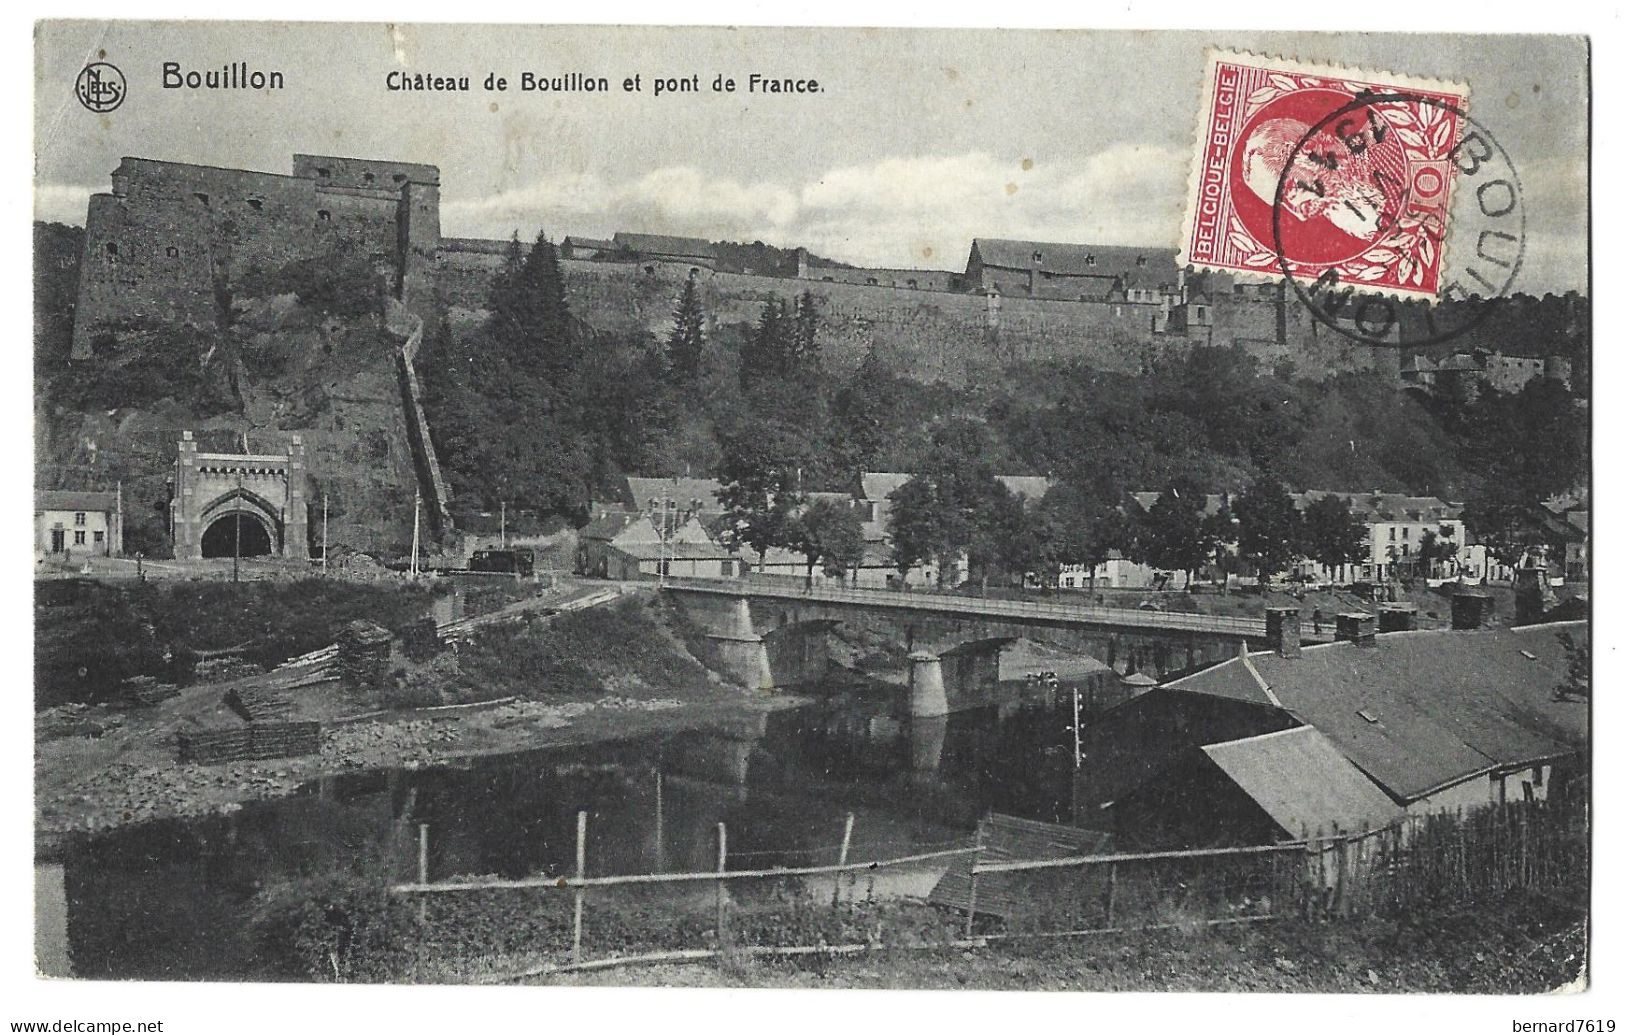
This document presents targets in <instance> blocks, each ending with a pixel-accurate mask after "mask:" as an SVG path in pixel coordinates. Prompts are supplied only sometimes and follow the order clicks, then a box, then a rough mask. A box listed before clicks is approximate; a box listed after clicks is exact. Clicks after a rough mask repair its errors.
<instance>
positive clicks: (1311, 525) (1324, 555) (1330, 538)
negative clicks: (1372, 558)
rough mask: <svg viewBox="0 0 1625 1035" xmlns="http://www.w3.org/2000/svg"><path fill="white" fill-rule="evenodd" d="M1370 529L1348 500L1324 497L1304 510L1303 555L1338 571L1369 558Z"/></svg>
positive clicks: (1337, 497)
mask: <svg viewBox="0 0 1625 1035" xmlns="http://www.w3.org/2000/svg"><path fill="white" fill-rule="evenodd" d="M1365 548H1366V528H1365V525H1364V524H1363V523H1361V522H1360V520H1359V519H1358V518H1356V517H1355V516H1354V512H1353V511H1352V510H1350V509H1349V504H1348V500H1346V499H1344V498H1343V497H1341V496H1330V495H1327V496H1321V497H1320V498H1318V499H1316V500H1314V501H1312V502H1311V503H1310V504H1309V505H1308V506H1307V507H1305V508H1303V552H1304V553H1305V554H1306V555H1307V556H1308V557H1309V558H1311V559H1312V560H1315V561H1318V562H1319V563H1321V564H1324V565H1325V566H1326V567H1328V568H1335V567H1337V566H1338V565H1341V564H1348V563H1350V562H1352V561H1357V560H1359V559H1360V558H1361V557H1362V556H1364V555H1365Z"/></svg>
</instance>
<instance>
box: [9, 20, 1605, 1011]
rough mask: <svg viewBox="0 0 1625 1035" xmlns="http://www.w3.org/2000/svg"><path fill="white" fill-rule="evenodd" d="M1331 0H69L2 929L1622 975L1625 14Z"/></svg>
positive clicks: (532, 948)
mask: <svg viewBox="0 0 1625 1035" xmlns="http://www.w3.org/2000/svg"><path fill="white" fill-rule="evenodd" d="M221 13H222V14H224V13H225V12H224V11H222V12H221ZM448 13H449V12H448ZM683 13H684V12H683V11H682V10H673V11H672V12H670V14H669V15H668V17H669V18H670V19H672V20H675V21H681V20H682V18H683ZM1367 13H1368V14H1369V13H1370V12H1367ZM274 15H275V12H274V11H255V12H253V13H252V16H253V17H259V18H263V17H267V16H274ZM234 16H237V15H234ZM536 16H540V17H545V14H540V15H531V17H536ZM1077 16H1078V17H1083V16H1084V15H1083V12H1081V11H1080V12H1079V13H1078V15H1077ZM1344 17H1345V18H1346V19H1348V24H1347V25H1343V26H1338V25H1328V26H1326V28H1327V29H1328V30H1330V29H1339V30H1346V31H1321V32H1303V31H1291V32H1271V31H1262V30H1259V31H1235V30H1201V31H1193V30H1189V29H1172V28H1169V29H1158V30H1141V31H1123V30H1091V29H1084V28H1078V29H1067V30H1063V31H1054V30H1050V31H1037V30H1026V29H998V28H991V27H988V28H943V29H933V28H919V27H914V28H903V27H898V28H874V29H864V28H855V27H853V28H840V27H816V28H814V27H806V28H790V27H724V26H709V27H702V26H691V27H680V26H675V25H668V26H658V25H623V26H618V27H617V26H583V25H553V26H548V25H537V24H477V23H470V24H434V23H418V24H412V23H406V22H390V23H385V22H382V21H379V22H366V23H363V22H331V23H315V22H298V21H286V22H282V21H252V22H251V21H240V22H226V21H138V20H111V21H105V20H104V21H78V20H45V21H40V22H37V23H35V26H34V39H33V101H32V119H33V132H34V137H33V164H32V170H33V171H32V179H33V194H32V199H31V207H32V253H31V262H32V270H33V273H32V313H33V338H32V352H31V354H32V363H33V369H32V389H33V391H32V405H33V409H32V431H33V439H32V449H33V464H32V469H33V479H34V481H33V499H34V511H33V527H32V538H33V581H32V602H31V607H32V630H33V643H32V656H33V668H32V675H31V685H32V689H33V693H32V716H31V717H32V738H31V748H32V761H33V786H32V796H33V797H32V801H33V806H32V814H31V824H32V825H31V830H29V831H26V832H25V831H24V830H22V829H21V828H20V827H19V828H18V829H16V830H15V831H13V832H12V833H13V835H14V840H15V841H16V843H17V844H18V845H19V846H26V845H28V844H30V843H31V845H32V874H31V877H32V882H33V897H32V903H31V909H29V910H27V911H28V912H31V914H32V918H33V925H34V940H33V946H32V952H33V972H32V978H33V980H35V981H37V982H45V983H48V984H52V985H53V987H57V988H64V987H65V988H70V989H71V988H73V987H82V988H89V987H93V985H94V984H95V983H101V982H121V983H137V984H139V983H153V982H161V983H184V984H179V985H175V984H169V985H166V986H165V987H166V988H167V989H168V990H167V992H166V993H165V994H166V995H167V996H169V997H170V998H171V999H172V1000H174V1001H177V1002H179V1001H183V1000H185V998H186V997H187V996H188V995H190V994H191V993H190V992H189V989H192V988H196V987H198V986H199V985H208V984H227V985H233V986H240V985H262V984H265V983H279V984H283V985H294V986H311V985H347V986H354V985H363V986H380V985H382V986H395V985H418V986H422V985H430V986H490V985H506V986H526V987H531V988H536V987H540V986H582V985H589V986H659V987H669V986H682V987H700V988H710V989H740V988H752V989H779V990H784V989H794V990H798V991H799V990H810V989H825V990H828V989H886V990H921V991H936V992H943V991H947V990H956V992H957V990H966V991H967V992H968V993H973V992H976V991H984V992H985V991H1019V992H1071V993H1106V992H1109V993H1167V992H1228V993H1257V992H1284V993H1334V994H1339V995H1348V996H1361V997H1372V998H1375V997H1382V996H1404V995H1413V994H1417V993H1434V994H1437V993H1452V994H1462V996H1463V997H1464V998H1465V997H1467V996H1480V997H1482V996H1524V997H1530V996H1536V995H1539V994H1544V993H1551V992H1567V993H1584V992H1586V991H1587V990H1588V988H1591V987H1592V982H1593V980H1594V977H1593V974H1592V971H1591V966H1592V954H1591V948H1592V943H1593V936H1594V934H1595V932H1594V930H1593V924H1592V890H1593V867H1592V835H1593V819H1592V816H1593V807H1594V801H1593V778H1592V772H1593V771H1592V748H1591V725H1592V722H1591V716H1592V694H1591V681H1592V651H1591V618H1592V611H1591V608H1592V594H1591V585H1592V551H1591V510H1592V504H1591V492H1592V464H1593V460H1594V456H1593V448H1594V447H1593V438H1592V419H1593V413H1592V407H1593V374H1592V358H1593V350H1592V334H1593V308H1592V267H1591V262H1592V247H1593V245H1592V227H1591V217H1592V212H1591V205H1592V193H1591V177H1592V159H1591V149H1592V146H1593V139H1592V133H1593V124H1594V123H1595V125H1596V127H1597V132H1599V133H1600V132H1602V127H1603V126H1604V125H1606V115H1607V113H1605V112H1597V113H1595V114H1594V113H1593V111H1592V105H1593V97H1592V66H1593V61H1594V55H1593V44H1592V41H1591V40H1590V39H1589V38H1588V37H1586V36H1584V35H1578V34H1563V33H1560V32H1557V31H1553V32H1551V33H1549V34H1530V33H1528V32H1523V33H1521V34H1510V33H1509V34H1499V35H1490V34H1483V33H1487V32H1489V31H1490V30H1491V29H1492V28H1493V27H1492V26H1490V25H1487V24H1476V25H1473V26H1470V27H1469V26H1466V25H1464V26H1463V27H1462V28H1463V31H1461V32H1436V31H1428V32H1417V33H1409V34H1407V33H1402V32H1397V31H1386V30H1389V29H1393V28H1400V27H1401V26H1400V25H1399V24H1398V21H1399V18H1400V12H1398V11H1388V12H1386V13H1385V16H1384V17H1377V18H1375V19H1370V18H1367V17H1366V16H1365V15H1363V14H1361V12H1358V11H1350V12H1345V15H1344ZM1385 19H1386V20H1385ZM1356 22H1358V23H1359V24H1355V23H1356ZM1259 24H1267V21H1266V22H1264V23H1259ZM1469 29H1471V32H1472V33H1473V34H1469V32H1468V31H1467V30H1469ZM1379 30H1382V31H1379ZM1600 169H1601V167H1600V166H1599V170H1600ZM27 203H28V199H26V198H25V199H23V200H22V201H21V202H19V204H27ZM1611 243H1612V242H1610V241H1608V240H1605V239H1602V238H1600V237H1599V239H1598V240H1597V246H1598V247H1599V248H1600V249H1601V250H1604V251H1606V250H1608V249H1609V248H1610V246H1611ZM21 376H23V375H21V373H20V372H19V377H21ZM1604 400H1606V395H1604ZM20 406H21V401H20V400H19V408H20ZM1604 459H1606V457H1605V458H1604ZM22 621H23V620H22V619H20V618H19V623H21V622H22ZM21 719H22V717H21V716H19V717H18V720H19V721H18V725H21ZM20 739H21V738H19V740H20ZM28 746H29V745H26V744H19V748H18V750H19V751H21V752H22V753H23V754H25V755H26V754H27V752H28ZM1597 804H1600V805H1602V806H1603V807H1604V808H1606V806H1607V801H1606V798H1605V797H1604V800H1603V801H1601V802H1599V803H1597ZM22 850H23V848H22V847H20V848H19V851H22ZM25 883H26V882H25ZM20 886H25V885H20ZM23 894H24V893H23V892H21V891H19V892H18V893H17V902H16V904H17V906H18V908H17V911H16V913H17V915H18V916H19V917H21V916H22V915H23V914H24V912H25V908H24V907H25V905H26V902H25V900H24V898H23ZM1604 922H1606V921H1604ZM18 930H19V931H21V930H22V926H21V925H19V927H18ZM293 991H295V992H297V990H293ZM358 994H359V993H358ZM470 994H472V993H470ZM483 994H486V995H490V994H494V993H489V992H487V993H483ZM532 994H542V993H532ZM546 994H548V995H554V994H559V993H546ZM1112 998H1118V997H1112ZM1568 998H1570V999H1576V1000H1579V999H1581V997H1578V996H1570V997H1568ZM64 1001H66V1000H64ZM211 1001H212V1002H216V1003H222V1004H223V1003H224V1002H226V1001H227V1000H226V999H225V998H217V999H215V1000H211ZM461 1001H463V1002H471V1003H474V1004H478V1003H479V1001H480V1000H479V999H478V998H477V997H476V998H473V999H466V1000H461ZM875 1001H877V1002H884V1001H885V1000H875ZM1079 1001H1080V1002H1082V1001H1083V1000H1079ZM1088 1001H1089V1002H1091V1003H1092V1002H1095V1001H1096V1000H1092V999H1091V1000H1088ZM1103 1001H1104V1002H1108V1003H1109V1002H1111V999H1106V1000H1103ZM1303 1001H1304V1002H1314V1001H1316V1000H1310V999H1304V1000H1303ZM1523 1001H1524V1002H1528V1003H1531V1004H1533V1003H1537V1002H1538V1003H1540V1004H1543V1005H1540V1006H1539V1007H1538V1008H1537V1007H1536V1006H1534V1005H1531V1006H1529V1007H1528V1008H1527V1009H1525V1008H1523V1007H1521V1006H1520V1005H1519V1001H1517V1000H1514V1001H1511V1002H1510V1003H1503V1009H1504V1010H1505V1011H1506V1012H1505V1013H1504V1014H1498V1015H1496V1016H1498V1017H1502V1016H1504V1017H1510V1018H1518V1019H1521V1020H1525V1021H1534V1020H1544V1021H1553V1020H1554V1019H1555V1015H1556V1014H1562V1015H1563V1017H1562V1022H1565V1023H1566V1022H1569V1021H1570V1020H1571V1019H1572V1018H1573V1017H1580V1018H1582V1020H1581V1021H1580V1022H1579V1023H1582V1024H1585V1023H1590V1024H1592V1025H1593V1026H1592V1027H1579V1028H1568V1029H1559V1028H1542V1029H1535V1028H1526V1029H1516V1028H1515V1029H1514V1030H1527V1031H1534V1030H1541V1031H1556V1030H1571V1031H1586V1032H1611V1031H1613V1030H1614V1020H1613V1019H1611V1017H1610V1015H1608V1014H1607V1013H1606V1012H1600V1013H1599V1012H1597V1011H1595V1010H1589V1011H1588V1010H1587V1009H1586V1008H1584V1007H1579V1008H1571V1007H1568V1006H1554V1005H1553V1004H1554V1000H1552V999H1549V998H1548V999H1545V1000H1533V999H1527V1000H1523ZM774 1002H775V1003H780V1002H782V1003H783V1004H784V1005H791V1004H793V1003H794V1002H796V1000H795V999H785V1000H774ZM948 1008H949V1009H951V1008H952V999H951V998H950V999H949V1004H948ZM56 1009H57V1011H58V1014H57V1015H58V1016H60V1017H63V1018H70V1017H71V1016H73V1014H72V1012H71V1010H70V1009H69V1008H68V1007H66V1006H58V1007H57V1008H56ZM657 1009H658V1007H657ZM220 1010H221V1015H220V1016H221V1018H222V1019H221V1021H220V1023H221V1025H222V1027H209V1028H208V1030H228V1029H227V1028H225V1027H224V1024H225V1021H224V1019H223V1018H224V1017H225V1016H226V1012H225V1011H226V1007H225V1006H223V1005H222V1006H221V1007H220ZM64 1011H67V1012H64ZM1283 1012H1284V1011H1283ZM1593 1014H1594V1016H1593ZM97 1016H98V1017H100V1018H102V1019H103V1020H117V1021H119V1022H124V1021H129V1022H135V1023H143V1024H144V1023H149V1021H151V1020H152V1019H151V1018H142V1017H137V1016H136V1015H135V1014H134V1013H133V1012H131V1013H127V1014H124V1015H117V1013H116V1011H113V1012H111V1013H110V1012H109V1007H107V1006H105V1005H103V1006H99V1007H98V1010H97ZM477 1016H478V1015H477V1014H476V1015H472V1016H471V1017H470V1020H475V1019H477ZM657 1016H658V1015H657ZM1588 1016H1589V1017H1590V1020H1589V1021H1586V1020H1584V1018H1585V1017H1588ZM0 1019H3V1020H6V1021H12V1020H19V1021H20V1020H28V1019H30V1018H27V1017H24V1016H22V1015H20V1014H19V1016H17V1017H15V1018H12V1017H10V1016H5V1017H0ZM1260 1023H1263V1022H1262V1021H1261V1022H1260ZM399 1024H400V1026H399V1027H397V1028H396V1030H419V1029H417V1028H414V1027H412V1025H411V1021H410V1020H409V1019H408V1020H406V1021H402V1022H399ZM1313 1024H1314V1020H1313V1016H1312V1014H1310V1013H1305V1014H1303V1015H1302V1016H1300V1019H1299V1020H1298V1021H1297V1022H1295V1023H1294V1026H1295V1027H1298V1028H1300V1029H1301V1028H1303V1027H1305V1026H1312V1025H1313ZM1504 1024H1505V1021H1504V1020H1497V1021H1496V1022H1495V1027H1493V1028H1485V1029H1484V1030H1505V1028H1504V1026H1503V1025H1504ZM568 1027H573V1025H570V1026H566V1028H567V1029H568ZM13 1030H48V1029H46V1028H38V1029H33V1028H29V1029H24V1028H15V1027H14V1028H13ZM49 1030H63V1031H67V1030H75V1031H77V1030H87V1031H88V1030H125V1031H148V1030H152V1031H159V1030H165V1031H167V1030H205V1029H204V1028H195V1029H185V1028H181V1027H177V1028H151V1027H126V1028H122V1029H118V1028H114V1029H91V1028H71V1027H62V1028H57V1029H49ZM255 1030H258V1029H255ZM312 1030H328V1029H312ZM333 1030H338V1029H333ZM422 1030H430V1029H422ZM433 1030H445V1029H438V1028H437V1029H433Z"/></svg>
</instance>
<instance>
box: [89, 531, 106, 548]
mask: <svg viewBox="0 0 1625 1035" xmlns="http://www.w3.org/2000/svg"><path fill="white" fill-rule="evenodd" d="M90 538H91V540H92V541H93V542H94V543H95V544H96V545H97V546H100V545H102V540H104V539H106V538H107V533H106V532H92V533H91V534H90Z"/></svg>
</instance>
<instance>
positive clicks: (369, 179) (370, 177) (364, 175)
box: [361, 173, 375, 183]
mask: <svg viewBox="0 0 1625 1035" xmlns="http://www.w3.org/2000/svg"><path fill="white" fill-rule="evenodd" d="M374 178H375V177H374V176H373V175H372V173H362V174H361V180H362V182H363V183H371V182H372V181H373V179H374Z"/></svg>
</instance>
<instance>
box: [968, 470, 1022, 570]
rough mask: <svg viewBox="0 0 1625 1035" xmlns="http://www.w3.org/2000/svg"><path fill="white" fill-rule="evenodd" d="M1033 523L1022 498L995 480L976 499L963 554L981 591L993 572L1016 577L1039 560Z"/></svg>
mask: <svg viewBox="0 0 1625 1035" xmlns="http://www.w3.org/2000/svg"><path fill="white" fill-rule="evenodd" d="M1034 524H1035V522H1034V521H1033V519H1032V518H1031V517H1030V516H1029V515H1028V514H1027V508H1026V506H1025V504H1023V502H1022V497H1020V496H1017V495H1016V494H1015V493H1013V492H1011V491H1010V490H1009V489H1007V488H1006V487H1005V486H1004V485H1003V484H1001V483H1000V482H998V481H996V480H995V481H994V482H993V484H992V486H991V487H990V488H988V489H987V490H986V494H985V496H983V498H982V499H980V500H979V501H978V502H977V505H976V508H975V511H974V513H973V515H972V519H971V532H970V537H969V539H968V540H967V541H966V543H965V553H966V558H967V560H968V561H969V563H970V569H971V571H972V572H973V573H975V574H976V575H978V576H979V577H980V579H981V582H982V592H983V594H986V593H987V584H988V579H989V578H990V577H991V576H992V575H993V574H995V573H999V574H1002V575H1004V576H1005V577H1006V578H1008V577H1010V576H1012V575H1014V576H1016V577H1017V578H1018V579H1019V578H1020V577H1022V576H1023V575H1025V574H1026V573H1027V571H1028V570H1029V569H1031V568H1032V567H1034V566H1035V565H1036V564H1037V563H1038V557H1039V554H1038V549H1037V543H1036V541H1035V535H1034Z"/></svg>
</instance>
